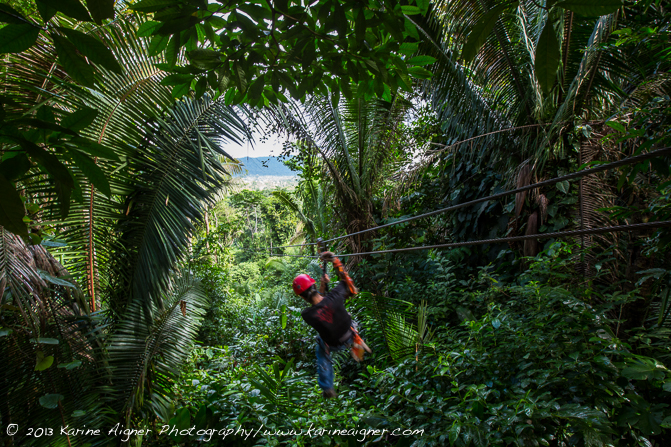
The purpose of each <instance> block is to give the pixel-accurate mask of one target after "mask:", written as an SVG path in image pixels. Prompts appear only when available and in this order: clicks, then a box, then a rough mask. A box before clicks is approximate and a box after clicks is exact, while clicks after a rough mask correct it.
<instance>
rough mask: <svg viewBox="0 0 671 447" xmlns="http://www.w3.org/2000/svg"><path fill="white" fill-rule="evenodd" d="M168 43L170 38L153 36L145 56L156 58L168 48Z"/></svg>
mask: <svg viewBox="0 0 671 447" xmlns="http://www.w3.org/2000/svg"><path fill="white" fill-rule="evenodd" d="M169 41H170V36H154V37H152V38H151V42H150V43H149V48H148V49H147V54H149V56H156V55H157V54H159V53H161V52H162V51H163V50H165V48H166V47H167V46H168V42H169Z"/></svg>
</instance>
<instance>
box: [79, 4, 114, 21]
mask: <svg viewBox="0 0 671 447" xmlns="http://www.w3.org/2000/svg"><path fill="white" fill-rule="evenodd" d="M86 6H88V8H89V12H90V13H91V17H93V20H95V22H96V23H97V24H98V25H101V24H102V21H103V20H104V19H113V18H114V0H86Z"/></svg>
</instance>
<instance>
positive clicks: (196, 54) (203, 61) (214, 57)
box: [187, 49, 221, 70]
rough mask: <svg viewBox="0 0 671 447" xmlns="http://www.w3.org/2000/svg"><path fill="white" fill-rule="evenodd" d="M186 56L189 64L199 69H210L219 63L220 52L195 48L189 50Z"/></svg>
mask: <svg viewBox="0 0 671 447" xmlns="http://www.w3.org/2000/svg"><path fill="white" fill-rule="evenodd" d="M187 57H188V58H189V60H190V61H191V64H192V65H193V66H194V67H196V68H198V69H200V70H212V69H214V68H217V67H218V66H219V65H221V58H220V53H219V52H218V51H214V50H207V49H197V50H193V51H189V52H188V53H187Z"/></svg>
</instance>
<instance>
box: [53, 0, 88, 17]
mask: <svg viewBox="0 0 671 447" xmlns="http://www.w3.org/2000/svg"><path fill="white" fill-rule="evenodd" d="M49 6H52V7H54V8H56V10H58V11H60V12H62V13H63V14H65V15H66V16H68V17H72V18H73V19H77V20H81V21H82V22H90V21H91V16H90V15H89V13H88V11H87V10H86V8H84V5H82V4H81V3H80V2H79V0H58V1H50V2H49Z"/></svg>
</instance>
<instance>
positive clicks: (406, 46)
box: [399, 42, 419, 56]
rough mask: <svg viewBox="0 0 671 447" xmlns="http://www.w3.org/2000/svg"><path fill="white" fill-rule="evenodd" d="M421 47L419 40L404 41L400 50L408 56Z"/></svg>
mask: <svg viewBox="0 0 671 447" xmlns="http://www.w3.org/2000/svg"><path fill="white" fill-rule="evenodd" d="M418 49H419V44H418V43H417V42H403V43H402V44H401V47H400V48H399V51H400V52H401V53H403V54H405V55H407V56H410V55H412V54H413V53H415V52H416V51H417V50H418Z"/></svg>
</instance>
